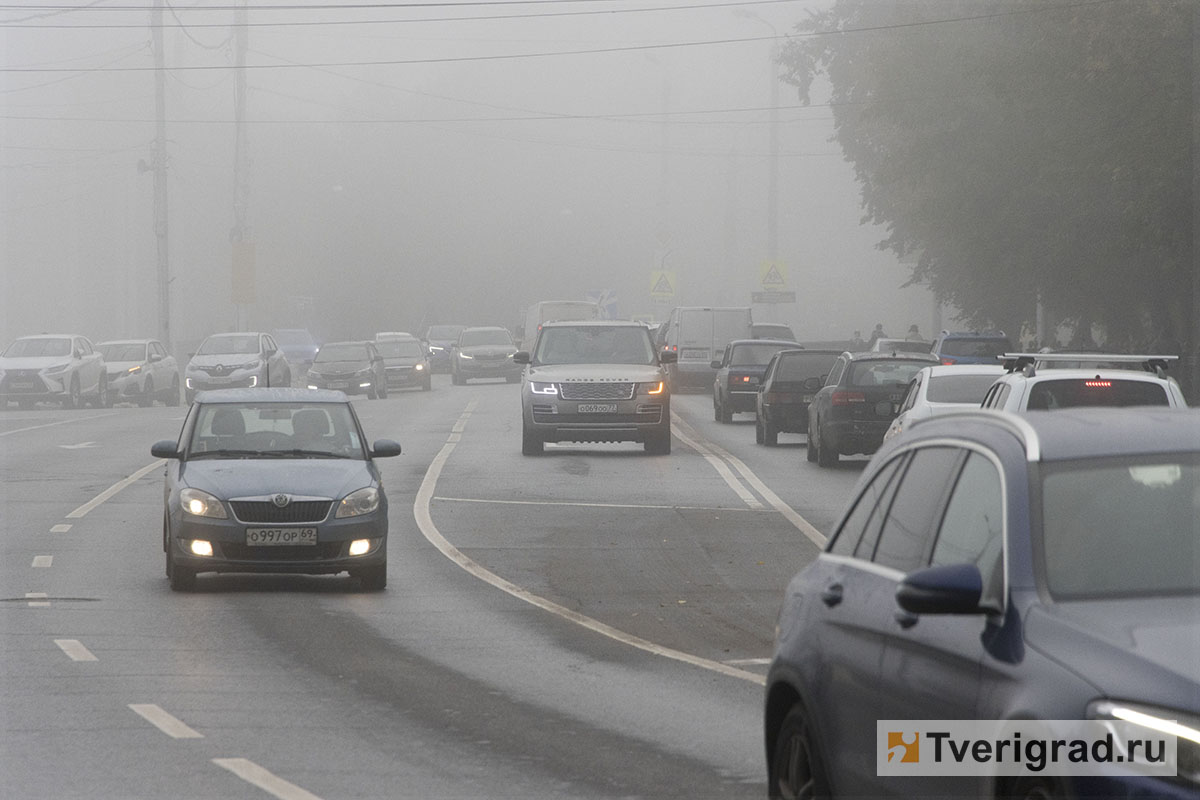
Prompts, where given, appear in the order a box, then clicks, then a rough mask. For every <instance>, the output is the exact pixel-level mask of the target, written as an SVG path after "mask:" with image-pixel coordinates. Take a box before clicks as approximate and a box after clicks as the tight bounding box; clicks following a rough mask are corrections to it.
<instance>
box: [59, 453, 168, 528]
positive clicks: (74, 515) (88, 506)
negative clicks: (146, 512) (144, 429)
mask: <svg viewBox="0 0 1200 800" xmlns="http://www.w3.org/2000/svg"><path fill="white" fill-rule="evenodd" d="M166 463H167V462H166V461H164V460H163V459H161V458H160V459H159V460H157V461H155V462H153V463H150V464H147V465H146V466H144V467H142V468H141V469H139V470H138V471H137V472H135V473H133V474H132V475H130V476H129V477H128V478H122V479H121V480H119V481H117V482H116V483H114V484H113V485H112V486H110V487H108V488H107V489H105V490H104V491H103V492H101V493H100V494H98V495H96V496H95V497H93V498H92V499H91V500H88V501H87V502H86V503H84V504H83V505H81V506H80V507H79V508H77V509H75V510H74V511H72V512H71V513H70V514H67V519H79V518H80V517H83V516H85V515H86V514H87V513H88V512H89V511H91V510H92V509H93V508H95V507H96V506H98V505H100V504H101V503H103V502H105V501H107V500H110V499H112V497H113V495H115V494H116V493H117V492H119V491H121V490H122V489H124V488H125V487H127V486H129V485H130V484H133V483H137V482H138V481H139V480H141V479H142V478H143V477H144V476H145V475H146V474H147V473H149V472H151V471H152V470H155V469H158V468H159V467H161V466H162V465H163V464H166Z"/></svg>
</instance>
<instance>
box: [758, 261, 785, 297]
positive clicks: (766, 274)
mask: <svg viewBox="0 0 1200 800" xmlns="http://www.w3.org/2000/svg"><path fill="white" fill-rule="evenodd" d="M758 280H759V283H761V284H762V287H763V288H764V289H766V290H767V291H768V292H774V291H781V290H783V289H786V288H787V267H785V266H784V265H783V264H781V263H779V262H778V261H764V262H763V263H762V264H759V266H758Z"/></svg>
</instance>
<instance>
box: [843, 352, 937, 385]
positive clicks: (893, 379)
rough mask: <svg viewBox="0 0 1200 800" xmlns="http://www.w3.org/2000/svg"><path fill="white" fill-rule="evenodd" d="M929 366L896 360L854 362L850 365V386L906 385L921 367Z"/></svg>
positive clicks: (917, 362) (916, 362) (918, 362)
mask: <svg viewBox="0 0 1200 800" xmlns="http://www.w3.org/2000/svg"><path fill="white" fill-rule="evenodd" d="M927 366H929V365H928V364H926V363H922V362H920V361H899V360H896V359H891V358H889V359H880V360H879V361H855V362H853V363H852V364H850V380H849V382H848V385H850V386H886V385H889V384H907V383H908V382H909V381H911V380H912V379H913V376H914V375H916V374H917V373H918V372H920V371H921V369H922V368H923V367H927Z"/></svg>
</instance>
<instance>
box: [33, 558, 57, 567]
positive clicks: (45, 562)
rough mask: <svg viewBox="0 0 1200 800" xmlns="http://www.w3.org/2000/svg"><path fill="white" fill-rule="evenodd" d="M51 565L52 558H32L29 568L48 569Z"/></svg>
mask: <svg viewBox="0 0 1200 800" xmlns="http://www.w3.org/2000/svg"><path fill="white" fill-rule="evenodd" d="M52 564H54V556H34V557H33V563H32V564H31V565H30V566H33V567H49V566H51V565H52Z"/></svg>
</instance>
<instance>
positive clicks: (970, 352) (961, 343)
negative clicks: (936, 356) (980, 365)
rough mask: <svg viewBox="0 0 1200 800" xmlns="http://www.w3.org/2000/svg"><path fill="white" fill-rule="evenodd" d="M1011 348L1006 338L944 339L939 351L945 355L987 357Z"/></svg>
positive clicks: (997, 354) (1000, 353) (1005, 351)
mask: <svg viewBox="0 0 1200 800" xmlns="http://www.w3.org/2000/svg"><path fill="white" fill-rule="evenodd" d="M1010 350H1012V345H1011V344H1010V343H1009V341H1008V339H1003V338H1001V339H946V340H945V341H943V342H942V349H941V350H940V351H939V352H940V353H942V354H943V355H947V356H971V357H974V358H987V357H988V356H999V355H1003V354H1004V353H1007V352H1009V351H1010Z"/></svg>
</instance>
